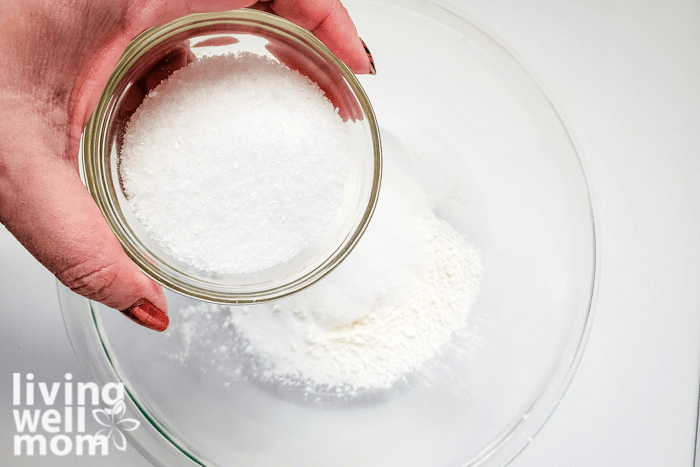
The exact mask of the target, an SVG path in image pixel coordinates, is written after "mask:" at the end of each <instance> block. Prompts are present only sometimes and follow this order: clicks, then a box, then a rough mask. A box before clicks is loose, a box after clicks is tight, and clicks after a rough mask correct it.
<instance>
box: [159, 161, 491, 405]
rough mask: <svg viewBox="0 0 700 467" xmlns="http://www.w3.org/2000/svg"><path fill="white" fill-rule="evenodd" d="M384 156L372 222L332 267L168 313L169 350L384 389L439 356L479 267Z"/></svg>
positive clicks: (322, 383) (261, 371)
mask: <svg viewBox="0 0 700 467" xmlns="http://www.w3.org/2000/svg"><path fill="white" fill-rule="evenodd" d="M385 161H386V162H387V165H386V170H385V172H384V174H385V177H384V180H383V182H382V193H381V196H380V200H379V203H378V205H377V210H376V212H375V214H374V217H373V219H372V222H371V223H370V225H369V227H368V229H367V231H366V232H365V234H364V236H363V237H362V239H361V240H360V242H359V244H358V245H357V246H356V248H355V250H354V251H353V252H352V253H351V254H350V255H349V256H348V258H347V259H346V260H345V261H344V262H343V263H342V264H341V265H340V266H338V268H337V269H336V270H335V271H333V272H332V273H331V274H329V275H328V276H327V277H326V278H324V279H323V280H321V281H320V282H319V283H317V284H315V285H314V286H312V287H310V288H309V289H306V290H304V291H302V292H300V293H297V294H295V295H293V296H291V297H288V298H285V299H282V300H279V301H276V302H273V303H265V304H260V305H255V306H245V307H217V306H215V305H209V304H199V305H196V306H195V307H193V308H192V309H188V311H187V312H186V313H185V314H183V315H181V316H180V317H179V318H178V319H176V320H173V321H174V322H175V323H177V324H176V325H175V326H174V329H173V331H171V332H173V333H180V335H181V337H182V338H183V339H184V341H186V342H187V350H186V351H185V352H184V354H182V355H178V356H177V358H178V359H181V360H182V361H187V359H188V358H190V357H191V356H193V355H196V354H197V353H200V354H206V355H212V354H218V355H219V356H220V357H221V360H219V361H221V362H224V361H225V362H226V363H222V365H227V364H228V365H233V366H234V367H235V365H236V363H235V362H237V361H241V360H245V359H249V360H251V359H252V360H253V361H254V362H255V365H254V369H253V371H254V374H251V375H250V376H251V377H253V378H255V379H257V380H262V381H267V382H270V383H273V384H280V385H299V386H301V387H303V388H305V390H306V391H308V393H310V394H313V393H316V394H318V393H319V392H325V393H327V394H334V395H337V396H338V397H343V396H349V397H353V396H354V395H357V394H360V393H361V392H362V391H363V390H372V389H388V388H391V387H392V386H394V385H395V384H396V383H397V382H399V381H401V380H402V378H404V377H405V376H406V375H408V374H411V373H414V372H418V371H420V369H421V368H422V367H423V365H424V364H425V363H426V362H428V361H429V360H430V359H432V358H434V357H435V356H436V355H438V354H439V353H440V351H441V349H442V348H443V347H444V346H445V344H446V343H448V342H449V341H450V339H451V338H452V337H453V336H454V335H455V333H457V332H458V331H460V330H462V329H464V327H465V326H466V324H467V317H468V315H469V313H470V309H471V305H472V303H473V302H474V300H475V298H476V295H477V292H478V289H479V284H480V281H481V275H482V266H481V263H480V261H479V258H478V255H477V253H476V251H475V249H474V248H473V247H471V246H470V245H469V244H468V243H467V242H466V241H465V239H464V238H463V237H462V236H461V235H460V234H459V233H458V232H457V231H455V230H454V228H453V227H451V226H450V225H449V224H448V223H447V222H445V221H443V220H440V219H438V218H436V217H435V215H434V214H433V213H432V211H431V210H430V208H429V205H428V202H427V199H426V198H425V194H424V193H423V191H422V190H421V189H420V188H419V187H418V186H417V185H416V184H415V183H414V182H413V181H412V180H410V179H409V178H408V177H407V176H405V175H404V174H403V173H402V172H401V171H400V170H399V168H398V167H393V166H392V165H391V164H392V161H391V160H390V159H388V158H385ZM193 322H194V323H197V325H196V326H193V325H192V323H193ZM222 336H224V337H222ZM214 340H216V342H214ZM221 348H224V349H227V350H226V352H224V353H223V354H222V353H221V350H220V349H221ZM240 373H241V371H240V369H238V370H235V369H234V370H232V371H230V374H231V375H238V374H240Z"/></svg>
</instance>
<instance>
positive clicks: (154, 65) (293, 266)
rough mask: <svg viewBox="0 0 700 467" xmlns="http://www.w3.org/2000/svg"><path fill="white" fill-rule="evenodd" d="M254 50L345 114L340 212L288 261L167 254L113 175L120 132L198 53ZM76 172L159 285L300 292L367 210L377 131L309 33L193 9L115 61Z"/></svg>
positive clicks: (246, 294) (270, 294)
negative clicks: (216, 267) (232, 270)
mask: <svg viewBox="0 0 700 467" xmlns="http://www.w3.org/2000/svg"><path fill="white" fill-rule="evenodd" d="M237 52H253V53H256V54H258V55H262V56H267V57H269V58H271V59H273V60H275V61H277V62H281V63H283V64H285V65H286V66H288V67H289V68H291V69H293V70H297V71H299V72H300V73H302V74H303V75H305V76H307V77H309V78H310V79H311V80H312V81H313V82H315V83H316V84H318V85H319V87H320V88H321V89H322V90H323V91H324V92H325V94H326V96H327V97H328V98H329V99H330V100H331V102H332V103H333V104H334V106H335V107H337V108H338V110H339V114H340V116H341V117H343V119H344V121H345V122H344V127H345V128H346V132H347V134H348V141H349V143H348V144H349V153H350V170H349V174H350V175H349V177H348V180H347V185H346V188H345V192H344V198H343V200H342V203H341V206H340V209H339V212H338V214H337V215H336V217H335V219H334V220H333V221H331V223H330V224H329V226H327V227H326V229H325V230H324V232H323V233H322V234H321V235H320V236H319V238H317V239H315V240H313V241H312V243H311V244H310V245H308V246H307V247H306V248H305V249H304V250H302V251H301V252H300V253H298V254H297V255H296V256H295V257H293V258H291V259H290V260H288V261H286V262H284V263H281V264H278V265H276V266H273V267H271V268H268V269H265V270H262V271H257V272H252V273H245V274H243V273H242V274H220V273H212V272H209V271H203V270H199V269H197V268H195V267H193V266H190V265H188V264H186V263H183V262H181V261H179V260H177V259H175V258H174V257H173V256H171V255H170V254H168V253H167V252H166V251H165V250H164V249H163V248H162V247H161V246H160V245H159V244H158V243H157V242H156V241H155V240H153V239H152V238H151V237H150V236H149V234H148V233H147V232H146V230H145V229H144V227H143V226H142V224H141V223H140V222H139V221H138V220H137V219H136V217H135V215H134V213H133V212H132V209H131V206H130V205H129V202H128V200H127V198H126V196H125V194H124V192H123V190H122V187H121V185H120V179H119V150H120V148H121V144H122V140H123V135H124V130H125V127H126V125H127V124H128V122H129V119H130V117H131V115H132V114H133V112H134V111H135V110H136V108H138V106H139V105H140V104H141V102H142V101H143V99H144V97H145V95H146V94H147V93H148V91H150V90H151V89H153V88H154V87H156V86H157V85H158V84H159V83H160V82H161V81H162V79H164V78H167V77H168V76H169V75H170V74H171V73H172V72H173V71H175V70H176V69H178V68H181V67H183V66H186V65H187V63H189V62H190V61H192V60H197V59H198V58H199V57H202V56H204V55H222V54H228V53H237ZM80 163H81V175H82V177H83V181H84V183H85V184H86V186H87V188H88V189H89V191H90V193H91V194H92V196H93V198H94V199H95V201H96V202H97V205H98V206H99V208H100V209H101V211H102V213H103V215H104V217H105V219H106V220H107V222H108V224H109V225H110V227H111V228H112V230H113V231H114V233H115V235H116V236H117V238H118V239H119V241H120V242H121V244H122V247H123V248H124V250H125V251H126V253H127V254H128V255H129V256H130V257H131V259H132V260H133V261H134V262H135V263H136V264H137V265H138V266H139V267H140V268H141V269H142V270H143V271H144V272H145V273H146V274H147V275H148V276H150V277H151V278H153V279H154V280H156V281H157V282H159V283H160V284H162V285H164V286H165V287H167V288H169V289H171V290H173V291H175V292H178V293H181V294H184V295H187V296H190V297H193V298H197V299H200V300H206V301H212V302H218V303H252V302H259V301H265V300H272V299H277V298H281V297H284V296H286V295H289V294H292V293H295V292H297V291H299V290H302V289H304V288H306V287H308V286H309V285H311V284H313V283H314V282H316V281H317V280H319V279H320V278H322V277H323V276H324V275H326V274H327V273H329V272H330V271H331V270H332V269H333V268H334V267H335V266H337V265H338V264H339V263H340V262H341V261H342V260H343V258H344V257H345V256H346V255H347V254H348V253H349V252H350V251H351V250H352V249H353V247H354V246H355V244H356V243H357V241H358V240H359V239H360V237H361V236H362V233H363V232H364V230H365V228H366V227H367V224H368V223H369V220H370V218H371V216H372V213H373V211H374V207H375V204H376V202H377V197H378V194H379V186H380V179H381V170H382V155H381V144H380V139H379V130H378V126H377V122H376V119H375V116H374V112H373V110H372V107H371V105H370V102H369V99H368V98H367V96H366V94H365V92H364V90H363V89H362V86H361V85H360V83H359V81H358V80H357V78H356V77H355V75H354V74H353V72H352V71H351V70H350V69H349V68H348V67H347V66H346V65H345V64H344V63H343V62H342V61H340V60H339V59H338V58H337V57H335V56H334V55H333V54H332V53H331V52H330V50H328V48H327V47H326V46H325V45H323V43H321V42H320V41H319V40H318V39H317V38H316V37H314V36H313V35H312V34H311V33H309V32H308V31H306V30H304V29H302V28H300V27H298V26H296V25H294V24H292V23H290V22H289V21H287V20H285V19H282V18H280V17H277V16H275V15H271V14H268V13H264V12H261V11H257V10H245V9H244V10H237V11H231V12H221V13H207V14H194V15H190V16H187V17H184V18H180V19H177V20H175V21H172V22H171V23H168V24H166V25H163V26H160V27H155V28H152V29H149V30H147V31H146V32H144V33H143V34H141V35H139V36H138V37H136V38H135V39H134V40H133V41H132V42H131V44H130V45H129V47H128V48H127V49H126V51H125V53H124V54H123V56H122V57H121V59H120V60H119V63H118V64H117V67H116V68H115V70H114V72H113V73H112V75H111V77H110V79H109V81H108V82H107V85H106V87H105V89H104V91H103V93H102V96H101V98H100V101H99V103H98V105H97V108H96V110H95V112H94V114H93V115H92V117H91V118H90V120H89V122H88V124H87V126H86V128H85V132H84V134H83V139H82V144H81V153H80Z"/></svg>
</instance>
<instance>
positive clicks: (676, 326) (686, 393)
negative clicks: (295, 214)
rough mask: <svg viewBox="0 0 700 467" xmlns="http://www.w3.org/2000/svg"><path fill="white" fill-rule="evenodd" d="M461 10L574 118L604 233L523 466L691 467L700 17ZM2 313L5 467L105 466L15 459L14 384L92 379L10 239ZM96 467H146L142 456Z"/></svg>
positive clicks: (617, 10) (670, 9) (591, 0)
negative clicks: (565, 378)
mask: <svg viewBox="0 0 700 467" xmlns="http://www.w3.org/2000/svg"><path fill="white" fill-rule="evenodd" d="M445 1H446V2H447V1H448V0H445ZM450 3H451V4H452V5H453V7H454V8H455V9H456V10H458V11H460V12H461V13H463V14H464V15H465V16H467V17H470V18H472V19H473V20H475V21H476V23H477V24H479V25H481V26H484V27H485V28H486V29H487V30H488V31H490V32H492V33H494V35H495V36H496V37H497V38H500V39H501V40H502V41H503V42H504V43H505V44H506V45H507V46H508V47H509V48H510V50H512V51H514V52H515V54H516V56H518V57H519V58H520V59H521V60H522V61H523V62H524V63H525V65H526V67H527V68H528V69H529V70H530V71H531V72H532V73H533V74H534V75H535V76H536V77H537V78H538V79H539V82H540V83H541V84H542V86H543V88H544V89H545V90H546V91H547V92H548V94H549V95H550V96H551V97H552V99H553V101H554V102H555V104H556V105H557V106H558V108H559V110H560V111H561V112H562V113H563V114H564V116H565V117H566V120H567V121H568V122H569V124H570V127H571V128H572V129H573V132H574V136H575V139H576V141H577V142H578V145H579V147H580V149H581V152H582V156H583V158H584V159H585V162H586V165H587V167H588V171H589V176H590V180H591V181H592V184H593V188H594V194H595V196H596V198H597V205H598V214H599V223H600V226H601V234H602V248H603V250H602V251H603V253H602V273H601V280H600V288H599V293H598V303H597V310H596V314H595V320H594V326H593V329H592V332H591V334H590V338H589V342H588V347H587V349H586V352H585V354H584V357H583V359H582V361H581V365H580V368H579V370H578V373H577V375H576V377H575V378H574V380H573V382H572V384H571V387H570V389H569V391H568V393H567V394H566V396H565V397H564V399H563V400H562V402H561V404H560V406H559V407H558V409H557V410H556V412H555V413H554V415H553V416H552V418H551V420H550V421H549V423H548V424H547V425H546V426H545V427H544V429H543V430H542V431H541V433H540V434H539V435H538V436H537V437H536V438H535V440H534V441H533V442H532V444H531V445H530V446H529V447H528V448H527V449H525V451H524V452H523V453H522V455H521V456H520V457H518V458H517V459H516V460H515V461H514V462H513V464H512V465H514V466H516V467H529V466H550V465H551V466H564V465H566V466H636V467H642V466H654V467H656V466H688V467H690V466H692V465H693V455H694V449H695V435H696V417H697V405H698V393H699V392H698V381H699V380H700V1H699V0H627V1H625V0H606V1H603V0H568V1H561V0H527V1H526V0H451V1H450ZM360 33H361V31H360ZM368 45H369V46H370V48H371V44H368ZM417 66H419V64H417ZM381 67H382V64H381V63H377V68H378V71H379V73H381ZM3 118H8V116H4V117H3ZM0 307H1V308H2V313H1V314H0V355H2V357H1V358H2V360H1V361H2V363H1V364H0V465H32V466H43V465H46V466H49V465H51V466H56V465H71V466H82V465H85V466H87V465H95V463H96V461H95V460H94V459H93V460H90V459H88V458H75V457H69V458H61V459H59V458H56V457H47V458H43V459H41V458H36V457H35V458H31V459H30V458H14V457H13V456H12V455H11V452H12V436H13V434H14V424H13V421H12V415H11V409H12V406H11V403H12V401H11V393H12V373H13V372H22V373H27V372H33V373H35V374H36V377H37V380H38V381H47V382H54V381H63V375H64V374H65V373H73V374H74V375H75V377H74V379H75V380H77V381H85V380H86V377H85V376H84V375H83V373H82V372H81V370H80V369H79V367H78V366H77V363H76V360H75V358H74V357H73V355H72V351H71V349H70V344H69V342H68V339H67V336H66V332H65V330H64V327H63V323H62V318H61V314H60V311H59V306H58V300H57V297H56V289H55V285H54V281H53V278H52V277H51V276H50V274H48V273H47V272H46V271H45V270H44V269H43V268H42V267H41V266H40V265H39V264H38V263H36V261H34V260H33V258H32V257H31V256H30V255H29V254H28V253H26V252H25V251H24V250H23V249H22V247H21V246H20V245H19V244H18V243H17V242H16V241H15V240H14V239H13V238H12V237H11V236H10V234H9V233H7V231H5V230H4V229H2V228H0ZM99 464H100V465H115V466H116V465H131V466H136V467H138V466H142V465H143V466H146V465H148V463H147V462H146V461H145V460H144V459H143V458H142V457H141V456H140V455H139V454H138V453H137V452H136V450H135V449H133V448H128V449H127V451H126V452H125V453H115V454H112V455H110V456H109V458H108V459H107V460H106V461H103V459H100V460H99Z"/></svg>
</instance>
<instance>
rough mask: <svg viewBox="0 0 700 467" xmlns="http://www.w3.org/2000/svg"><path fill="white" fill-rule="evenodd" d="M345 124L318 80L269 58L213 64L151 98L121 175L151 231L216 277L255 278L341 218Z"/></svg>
mask: <svg viewBox="0 0 700 467" xmlns="http://www.w3.org/2000/svg"><path fill="white" fill-rule="evenodd" d="M343 125H344V123H343V120H342V118H341V117H340V116H339V115H338V112H337V110H336V109H335V108H334V107H333V105H332V104H331V102H330V101H329V100H328V98H326V97H325V95H324V94H323V92H322V91H321V90H320V89H319V88H318V86H317V85H315V84H314V83H312V82H311V81H310V80H308V79H307V78H306V77H304V76H302V75H300V74H299V73H297V72H294V71H292V70H290V69H288V68H286V67H285V66H284V65H282V64H280V63H277V62H274V61H272V60H270V59H268V58H265V57H262V56H259V55H255V54H250V53H240V54H237V55H225V56H214V57H205V58H202V59H200V60H198V61H196V62H194V63H192V64H190V65H189V66H187V67H185V68H183V69H181V70H178V71H176V72H175V73H173V75H172V76H171V77H170V78H169V79H168V80H166V81H164V82H163V83H161V84H160V85H159V86H158V87H157V88H156V89H154V90H153V91H151V93H150V94H149V95H148V97H147V98H146V99H145V100H144V102H143V104H142V105H141V107H139V109H138V110H137V111H136V112H135V113H134V115H133V117H132V119H131V121H130V122H129V124H128V126H127V130H126V133H125V135H124V144H123V146H122V149H121V154H120V166H119V170H120V176H121V180H122V185H123V188H124V192H125V194H126V196H127V198H128V200H129V202H130V204H131V207H132V209H133V211H134V213H135V215H136V217H137V218H138V219H139V221H140V222H141V223H142V224H143V225H144V227H145V229H146V231H147V232H149V234H150V235H151V236H152V237H153V238H154V239H155V240H156V241H157V242H158V243H159V244H160V245H161V246H162V247H163V249H164V250H165V251H166V252H168V253H169V254H171V255H172V256H173V257H175V258H176V259H178V260H180V261H183V262H185V263H187V264H190V265H192V266H194V267H196V268H199V269H201V270H205V271H211V272H217V273H234V274H238V273H250V272H255V271H260V270H263V269H266V268H269V267H272V266H274V265H276V264H279V263H282V262H285V261H287V260H289V259H290V258H292V257H293V256H294V255H296V254H297V253H299V252H300V251H301V250H302V249H304V247H306V246H307V245H308V244H309V243H310V242H311V241H312V240H313V239H314V238H316V237H318V236H319V235H320V233H321V232H322V231H323V229H324V228H325V227H326V226H327V225H328V223H329V222H330V221H331V220H332V219H333V218H334V216H335V215H336V213H337V211H338V208H339V206H340V204H341V200H342V198H343V192H344V189H345V185H346V183H347V177H348V173H349V153H348V144H347V136H346V132H345V130H344V128H343Z"/></svg>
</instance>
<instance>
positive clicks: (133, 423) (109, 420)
mask: <svg viewBox="0 0 700 467" xmlns="http://www.w3.org/2000/svg"><path fill="white" fill-rule="evenodd" d="M125 413H126V405H125V404H124V400H119V401H117V402H116V403H115V404H114V405H113V406H112V408H111V409H94V410H93V411H92V416H93V417H94V418H95V420H96V421H97V423H99V424H100V425H102V426H103V427H105V428H102V429H101V430H100V431H98V432H97V433H96V434H95V437H98V436H103V437H104V438H106V439H107V440H109V438H112V442H113V443H114V447H116V448H117V449H119V450H120V451H126V437H124V433H122V432H123V431H134V430H135V429H137V428H138V427H139V425H140V424H141V422H139V421H138V420H134V419H133V418H124V414H125Z"/></svg>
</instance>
